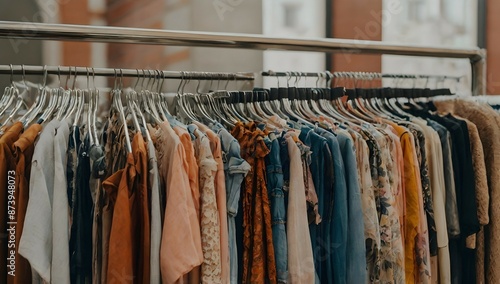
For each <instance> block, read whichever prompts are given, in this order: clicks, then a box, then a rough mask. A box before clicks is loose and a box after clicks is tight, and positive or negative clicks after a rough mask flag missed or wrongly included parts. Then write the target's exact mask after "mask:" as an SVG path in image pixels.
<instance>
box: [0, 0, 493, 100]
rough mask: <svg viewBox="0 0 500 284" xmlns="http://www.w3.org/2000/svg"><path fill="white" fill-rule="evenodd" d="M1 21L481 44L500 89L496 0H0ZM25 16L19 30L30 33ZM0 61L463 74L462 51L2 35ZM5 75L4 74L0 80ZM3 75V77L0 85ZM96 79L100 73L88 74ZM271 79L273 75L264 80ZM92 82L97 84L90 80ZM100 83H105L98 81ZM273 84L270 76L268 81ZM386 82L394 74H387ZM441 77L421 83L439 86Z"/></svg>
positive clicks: (467, 73) (466, 73)
mask: <svg viewBox="0 0 500 284" xmlns="http://www.w3.org/2000/svg"><path fill="white" fill-rule="evenodd" d="M0 3H1V6H0V7H1V8H2V9H0V20H12V21H25V22H45V23H65V24H84V25H100V26H106V25H107V26H122V27H140V28H153V29H168V30H186V31H208V32H231V33H251V34H263V35H266V36H276V37H307V38H311V37H328V38H348V39H358V40H382V41H387V42H392V43H398V44H418V45H432V46H446V47H460V48H469V47H476V46H479V47H482V48H487V51H488V80H487V84H488V86H487V92H488V94H500V78H499V76H500V61H499V60H498V59H499V57H500V34H499V33H500V30H499V29H495V27H500V17H497V16H496V15H495V14H497V12H500V1H498V0H78V1H77V0H0ZM33 29H34V28H30V26H29V25H28V24H27V28H26V32H27V33H29V32H34V31H33ZM0 50H1V52H0V64H31V65H45V64H46V65H64V66H91V67H112V68H140V69H163V70H177V71H181V70H182V71H219V72H222V71H227V72H240V71H241V72H243V71H249V72H258V71H261V70H274V71H304V72H305V71H313V72H318V71H324V70H330V71H332V72H333V71H367V72H368V71H369V72H383V73H398V74H399V73H402V74H429V75H434V74H435V75H448V76H464V78H463V79H462V80H461V84H464V85H467V86H469V84H470V73H471V72H470V64H469V62H468V60H467V59H465V60H461V59H441V58H439V59H435V58H429V59H428V58H414V57H402V56H386V55H383V56H380V55H352V54H337V55H330V54H325V53H310V52H307V53H302V52H286V51H253V50H234V49H232V50H222V49H214V48H190V47H169V46H144V45H126V44H102V43H74V42H40V41H28V40H23V39H20V40H15V39H10V40H1V41H0ZM6 80H7V81H6ZM8 80H9V78H1V79H0V83H1V84H2V85H3V83H6V82H8ZM96 80H105V79H103V78H96ZM266 80H268V81H267V82H263V83H264V84H269V83H270V82H269V80H276V79H273V78H266ZM97 83H99V82H97ZM102 83H105V81H102ZM274 83H275V81H274ZM393 83H394V82H393ZM440 83H442V82H437V81H436V82H426V84H434V85H436V86H438V85H439V84H440Z"/></svg>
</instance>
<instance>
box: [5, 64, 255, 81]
mask: <svg viewBox="0 0 500 284" xmlns="http://www.w3.org/2000/svg"><path fill="white" fill-rule="evenodd" d="M0 74H5V75H7V74H10V75H44V74H48V75H63V76H75V75H76V76H90V77H92V76H101V77H102V76H103V77H117V78H120V77H137V78H157V79H179V80H181V79H184V80H220V81H229V80H231V81H234V80H236V81H252V80H254V79H255V77H254V76H253V74H251V73H227V72H192V71H162V70H148V69H146V70H144V69H122V68H93V67H68V66H31V65H0Z"/></svg>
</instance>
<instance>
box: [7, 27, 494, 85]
mask: <svg viewBox="0 0 500 284" xmlns="http://www.w3.org/2000/svg"><path fill="white" fill-rule="evenodd" d="M0 38H11V39H15V38H17V39H35V40H56V41H85V42H107V43H135V44H150V45H172V46H198V47H218V48H240V49H258V50H268V49H278V50H290V51H292V50H293V51H311V52H328V53H355V54H357V53H363V54H390V55H404V56H424V57H444V58H468V59H469V60H470V63H471V67H472V94H473V95H483V94H485V93H486V78H487V76H486V50H485V49H480V48H471V49H460V48H444V47H427V46H410V45H398V44H389V43H383V42H379V41H362V40H349V39H332V38H325V39H297V38H274V37H266V36H262V35H252V34H236V33H233V34H231V33H210V32H181V31H169V30H158V29H140V28H128V27H108V26H86V25H67V24H46V23H31V22H10V21H0Z"/></svg>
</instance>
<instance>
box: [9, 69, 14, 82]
mask: <svg viewBox="0 0 500 284" xmlns="http://www.w3.org/2000/svg"><path fill="white" fill-rule="evenodd" d="M9 66H10V84H11V85H13V84H14V67H12V64H9Z"/></svg>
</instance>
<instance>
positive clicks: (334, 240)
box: [315, 128, 350, 283]
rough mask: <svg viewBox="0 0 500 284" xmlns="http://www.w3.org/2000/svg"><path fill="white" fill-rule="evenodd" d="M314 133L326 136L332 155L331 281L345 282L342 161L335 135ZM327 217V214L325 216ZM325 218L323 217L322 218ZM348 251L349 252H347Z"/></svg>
mask: <svg viewBox="0 0 500 284" xmlns="http://www.w3.org/2000/svg"><path fill="white" fill-rule="evenodd" d="M315 131H316V133H318V134H320V135H321V136H322V137H324V138H326V139H327V141H328V146H329V148H330V151H331V153H332V157H333V172H334V182H333V187H332V188H331V189H330V190H333V206H332V207H333V208H332V211H331V212H332V215H331V216H332V217H331V221H330V222H331V225H330V226H329V229H330V239H331V242H330V244H329V248H330V250H331V255H332V257H331V259H332V263H331V265H332V266H331V268H330V270H332V271H333V281H332V282H331V283H347V282H346V281H347V218H348V217H347V216H348V212H347V186H346V180H345V168H344V161H343V160H342V155H341V151H340V146H339V142H338V140H337V137H336V136H335V135H334V134H333V133H331V132H328V131H326V130H324V129H321V128H317V129H316V130H315ZM325 217H326V218H328V216H325ZM323 220H325V218H324V219H323ZM349 253H350V252H349Z"/></svg>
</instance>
